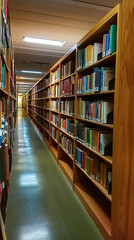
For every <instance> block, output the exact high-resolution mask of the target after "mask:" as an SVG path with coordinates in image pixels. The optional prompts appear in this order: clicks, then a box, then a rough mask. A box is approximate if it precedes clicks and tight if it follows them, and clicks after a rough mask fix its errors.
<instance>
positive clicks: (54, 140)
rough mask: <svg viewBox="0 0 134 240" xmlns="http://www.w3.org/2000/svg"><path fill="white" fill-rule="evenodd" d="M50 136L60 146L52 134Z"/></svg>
mask: <svg viewBox="0 0 134 240" xmlns="http://www.w3.org/2000/svg"><path fill="white" fill-rule="evenodd" d="M49 135H50V137H51V138H52V139H53V140H54V141H55V142H56V144H58V141H57V140H56V139H55V138H54V137H53V136H52V134H49Z"/></svg>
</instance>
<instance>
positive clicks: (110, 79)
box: [77, 67, 115, 94]
mask: <svg viewBox="0 0 134 240" xmlns="http://www.w3.org/2000/svg"><path fill="white" fill-rule="evenodd" d="M114 80H115V71H114V69H113V68H110V67H101V68H100V69H99V68H94V72H93V73H91V74H90V75H86V76H83V77H81V78H78V84H77V94H85V93H94V92H102V91H108V90H113V89H114Z"/></svg>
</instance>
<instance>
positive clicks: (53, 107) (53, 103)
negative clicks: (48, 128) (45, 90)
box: [51, 100, 59, 112]
mask: <svg viewBox="0 0 134 240" xmlns="http://www.w3.org/2000/svg"><path fill="white" fill-rule="evenodd" d="M51 110H54V111H57V112H58V110H59V100H56V101H51Z"/></svg>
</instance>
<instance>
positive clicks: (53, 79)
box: [51, 68, 60, 83]
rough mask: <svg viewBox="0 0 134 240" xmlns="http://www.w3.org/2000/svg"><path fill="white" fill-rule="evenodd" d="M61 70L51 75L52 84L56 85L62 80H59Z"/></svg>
mask: <svg viewBox="0 0 134 240" xmlns="http://www.w3.org/2000/svg"><path fill="white" fill-rule="evenodd" d="M59 76H60V75H59V68H57V70H56V71H55V72H53V73H51V83H54V82H56V81H58V80H59V79H60V78H59Z"/></svg>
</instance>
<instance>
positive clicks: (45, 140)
mask: <svg viewBox="0 0 134 240" xmlns="http://www.w3.org/2000/svg"><path fill="white" fill-rule="evenodd" d="M43 140H44V142H45V144H46V145H47V147H49V141H48V140H47V139H46V138H44V137H43Z"/></svg>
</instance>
